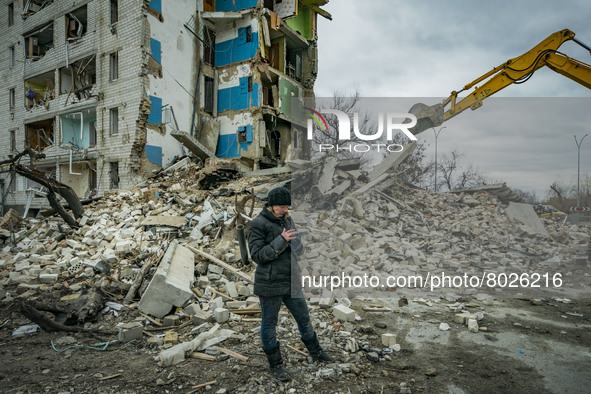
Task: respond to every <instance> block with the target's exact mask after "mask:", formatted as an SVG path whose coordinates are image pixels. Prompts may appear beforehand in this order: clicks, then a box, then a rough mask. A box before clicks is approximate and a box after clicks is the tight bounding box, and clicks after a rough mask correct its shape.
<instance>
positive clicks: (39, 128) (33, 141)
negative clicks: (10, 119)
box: [25, 118, 55, 152]
mask: <svg viewBox="0 0 591 394" xmlns="http://www.w3.org/2000/svg"><path fill="white" fill-rule="evenodd" d="M54 130H55V126H54V120H53V118H50V119H46V120H41V121H39V122H33V123H29V124H27V125H25V147H26V148H31V149H34V150H36V151H38V152H41V151H42V150H43V149H45V148H47V147H49V146H51V145H53V144H54V143H55V132H54Z"/></svg>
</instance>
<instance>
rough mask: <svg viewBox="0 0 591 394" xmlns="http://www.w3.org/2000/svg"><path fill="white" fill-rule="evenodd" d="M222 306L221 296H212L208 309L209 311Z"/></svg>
mask: <svg viewBox="0 0 591 394" xmlns="http://www.w3.org/2000/svg"><path fill="white" fill-rule="evenodd" d="M223 307H224V299H223V298H222V297H217V298H214V299H213V300H211V302H210V303H209V310H210V311H213V310H215V309H218V308H223Z"/></svg>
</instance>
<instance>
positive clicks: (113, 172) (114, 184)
mask: <svg viewBox="0 0 591 394" xmlns="http://www.w3.org/2000/svg"><path fill="white" fill-rule="evenodd" d="M109 167H110V171H109V175H110V178H111V182H110V188H111V189H118V188H119V162H118V161H112V162H110V163H109Z"/></svg>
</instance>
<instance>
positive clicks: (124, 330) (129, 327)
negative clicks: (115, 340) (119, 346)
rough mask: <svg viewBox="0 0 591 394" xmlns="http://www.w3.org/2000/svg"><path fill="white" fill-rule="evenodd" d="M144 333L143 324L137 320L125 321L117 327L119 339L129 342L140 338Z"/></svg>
mask: <svg viewBox="0 0 591 394" xmlns="http://www.w3.org/2000/svg"><path fill="white" fill-rule="evenodd" d="M143 333H144V326H143V325H142V323H139V322H130V323H125V324H123V325H121V326H120V327H119V340H120V341H121V342H129V341H133V340H134V339H138V338H141V337H142V335H143Z"/></svg>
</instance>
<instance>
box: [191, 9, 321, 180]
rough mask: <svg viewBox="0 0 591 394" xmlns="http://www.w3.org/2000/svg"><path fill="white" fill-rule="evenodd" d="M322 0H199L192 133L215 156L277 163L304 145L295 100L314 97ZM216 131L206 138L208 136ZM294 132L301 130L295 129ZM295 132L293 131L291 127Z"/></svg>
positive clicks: (257, 164) (293, 155)
mask: <svg viewBox="0 0 591 394" xmlns="http://www.w3.org/2000/svg"><path fill="white" fill-rule="evenodd" d="M326 3H327V1H325V0H324V1H322V0H315V1H314V0H307V1H306V0H299V1H298V0H290V1H277V0H216V1H215V2H214V1H211V0H204V1H203V4H202V5H203V12H201V13H200V14H199V18H198V20H196V21H195V26H196V30H195V31H197V32H199V33H198V35H199V36H200V37H202V50H201V59H202V60H203V70H202V71H203V75H202V77H201V78H202V80H201V82H202V84H201V86H202V88H201V91H200V100H201V103H200V105H199V108H200V116H199V118H200V124H199V125H197V126H196V134H195V135H196V138H197V139H199V140H200V141H203V144H204V145H207V144H208V143H209V144H210V145H209V146H210V147H211V148H210V149H211V150H215V154H216V156H217V157H222V158H232V157H240V158H241V159H242V162H244V163H245V164H246V166H247V167H249V168H250V169H255V170H256V169H259V168H265V167H274V166H278V165H283V164H284V163H286V162H288V161H290V160H291V159H294V158H298V157H302V156H303V155H304V153H303V152H307V151H308V149H307V147H306V144H307V142H308V141H307V140H305V139H304V138H303V136H304V130H305V123H304V121H303V120H299V121H298V120H296V119H294V117H292V114H291V103H292V100H293V99H300V100H302V101H303V98H304V97H313V96H314V91H313V88H314V82H315V80H316V75H317V71H318V69H317V34H316V21H317V15H318V14H320V15H322V16H324V17H326V18H329V19H330V14H328V13H326V12H325V11H323V10H322V9H320V8H319V7H318V6H321V5H324V4H326ZM212 130H213V134H218V135H219V137H218V138H217V142H216V143H215V145H213V146H212V145H211V139H210V141H208V140H207V139H208V136H210V135H212ZM298 131H301V133H299V132H298ZM294 132H295V134H297V135H293V133H294Z"/></svg>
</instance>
